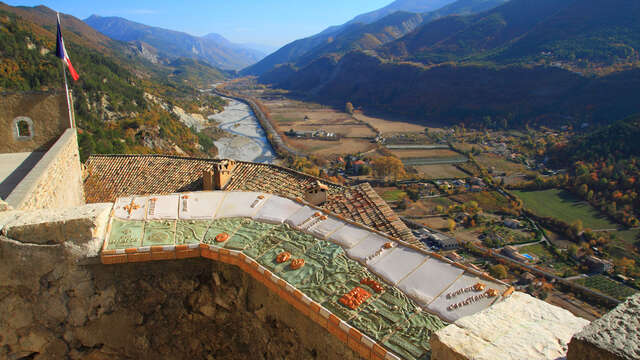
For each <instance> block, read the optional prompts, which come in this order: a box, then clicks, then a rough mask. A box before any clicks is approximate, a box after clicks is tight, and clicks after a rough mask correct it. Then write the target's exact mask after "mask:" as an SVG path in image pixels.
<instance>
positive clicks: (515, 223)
mask: <svg viewBox="0 0 640 360" xmlns="http://www.w3.org/2000/svg"><path fill="white" fill-rule="evenodd" d="M502 223H503V224H504V226H506V227H508V228H511V229H518V228H520V226H521V223H520V221H519V220H516V219H505V220H504V221H503V222H502Z"/></svg>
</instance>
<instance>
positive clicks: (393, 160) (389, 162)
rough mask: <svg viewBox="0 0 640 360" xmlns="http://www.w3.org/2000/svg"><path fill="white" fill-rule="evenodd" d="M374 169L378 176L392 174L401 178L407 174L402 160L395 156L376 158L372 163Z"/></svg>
mask: <svg viewBox="0 0 640 360" xmlns="http://www.w3.org/2000/svg"><path fill="white" fill-rule="evenodd" d="M371 165H372V166H373V171H374V173H375V174H376V176H378V177H387V176H391V177H393V178H396V179H397V178H401V177H404V176H405V175H406V172H405V170H404V165H403V164H402V161H400V159H398V158H397V157H395V156H381V157H378V158H375V159H374V160H373V162H372V163H371Z"/></svg>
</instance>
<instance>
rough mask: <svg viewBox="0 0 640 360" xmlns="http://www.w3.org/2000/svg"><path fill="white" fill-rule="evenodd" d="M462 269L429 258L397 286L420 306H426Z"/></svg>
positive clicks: (454, 279)
mask: <svg viewBox="0 0 640 360" xmlns="http://www.w3.org/2000/svg"><path fill="white" fill-rule="evenodd" d="M462 273H464V270H462V269H460V268H458V267H455V266H453V265H451V264H449V263H446V262H444V261H440V260H438V259H434V258H431V259H429V260H427V262H426V263H424V264H422V265H421V266H420V267H419V268H418V269H416V271H414V272H413V273H412V274H411V275H409V276H407V277H406V278H405V279H404V280H402V281H401V282H400V283H399V284H398V285H397V286H398V288H399V289H400V290H402V291H403V292H404V293H405V294H407V295H409V296H410V297H412V298H413V299H414V300H415V301H416V302H417V303H418V304H419V305H420V306H423V307H426V306H427V305H429V303H431V302H432V301H433V299H435V298H436V297H437V296H438V295H440V294H441V293H442V292H443V291H444V290H446V289H447V288H449V286H451V284H453V283H454V281H456V280H457V279H458V278H459V277H460V275H462Z"/></svg>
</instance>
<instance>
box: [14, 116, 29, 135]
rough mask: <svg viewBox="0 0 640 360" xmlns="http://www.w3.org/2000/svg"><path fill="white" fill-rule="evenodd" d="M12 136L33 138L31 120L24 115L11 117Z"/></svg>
mask: <svg viewBox="0 0 640 360" xmlns="http://www.w3.org/2000/svg"><path fill="white" fill-rule="evenodd" d="M13 136H14V137H15V139H16V140H31V139H33V121H32V120H31V119H30V118H28V117H26V116H19V117H17V118H15V119H13Z"/></svg>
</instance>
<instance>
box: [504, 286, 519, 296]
mask: <svg viewBox="0 0 640 360" xmlns="http://www.w3.org/2000/svg"><path fill="white" fill-rule="evenodd" d="M514 291H516V288H514V287H513V286H512V287H510V288H508V289H507V291H505V292H504V294H502V296H509V295H511V294H513V292H514Z"/></svg>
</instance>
